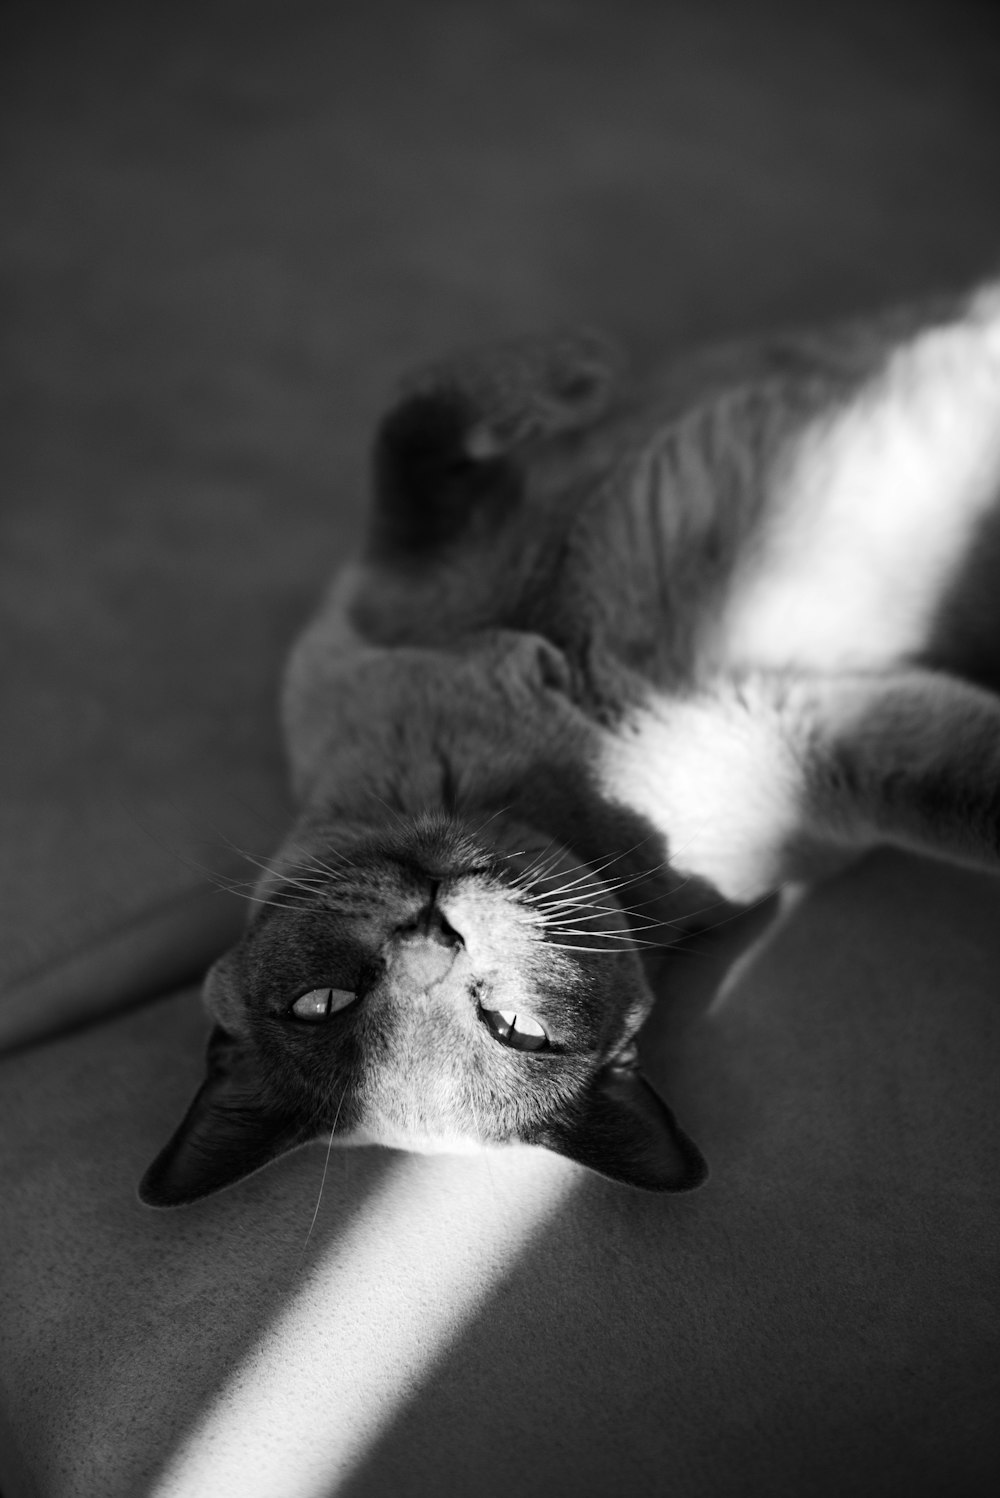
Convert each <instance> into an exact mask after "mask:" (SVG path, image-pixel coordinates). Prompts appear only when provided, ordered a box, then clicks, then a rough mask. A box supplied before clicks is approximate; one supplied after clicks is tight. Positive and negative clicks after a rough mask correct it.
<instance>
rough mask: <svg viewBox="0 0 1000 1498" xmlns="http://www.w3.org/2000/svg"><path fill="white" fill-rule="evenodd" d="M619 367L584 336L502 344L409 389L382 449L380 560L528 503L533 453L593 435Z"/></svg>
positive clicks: (458, 359)
mask: <svg viewBox="0 0 1000 1498" xmlns="http://www.w3.org/2000/svg"><path fill="white" fill-rule="evenodd" d="M622 364H623V360H622V358H621V355H620V353H619V351H618V350H617V349H616V348H615V347H614V345H612V344H611V343H610V342H608V341H607V340H606V339H604V338H602V337H600V336H599V335H597V334H596V333H592V332H589V331H579V332H573V333H566V334H561V335H549V336H542V337H536V338H524V339H517V340H512V341H510V342H508V343H503V344H494V345H492V346H488V347H486V348H484V349H477V350H474V351H472V352H470V353H466V354H461V355H456V356H455V357H453V358H452V359H449V360H446V361H444V362H443V363H441V364H437V365H434V366H432V367H430V368H429V369H426V370H423V371H421V372H420V373H418V374H417V375H415V376H413V377H412V378H411V379H409V380H408V381H406V382H405V384H404V386H403V388H402V391H401V395H400V399H399V400H398V402H397V403H396V405H395V406H393V408H392V409H391V410H390V411H389V412H388V413H387V415H386V416H385V417H384V418H383V420H382V422H381V424H380V426H379V428H378V431H377V433H376V438H375V448H374V487H375V504H374V506H373V512H372V521H371V524H372V530H371V533H370V537H369V544H370V548H371V550H372V552H373V553H375V554H380V555H385V554H390V555H391V554H392V553H394V552H395V553H407V552H411V553H412V552H416V553H426V552H427V551H429V550H432V549H434V548H436V547H439V546H440V545H442V544H443V543H445V542H448V541H451V540H454V539H456V538H457V537H458V536H459V535H460V534H461V533H462V532H463V531H464V530H465V528H466V526H467V525H468V524H470V523H472V522H473V521H475V523H477V524H479V525H483V524H487V525H488V524H489V522H490V520H491V519H493V518H502V516H503V515H504V514H505V513H507V512H508V511H509V510H510V509H511V508H512V507H513V506H514V505H515V504H516V503H517V501H518V499H519V498H520V496H521V494H522V491H523V488H524V463H525V459H526V453H527V451H528V449H529V448H530V447H531V446H532V445H533V444H535V443H537V442H539V441H544V440H545V439H548V438H550V437H555V436H559V435H561V434H563V433H566V432H571V431H578V430H581V429H583V428H585V427H588V426H590V425H592V424H593V423H594V422H595V421H596V420H597V419H598V418H599V417H600V416H601V415H603V413H604V412H605V411H606V410H607V408H608V407H609V405H610V404H611V401H612V399H613V396H614V394H615V392H616V391H617V387H618V384H619V376H620V372H621V367H622Z"/></svg>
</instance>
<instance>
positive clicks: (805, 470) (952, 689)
mask: <svg viewBox="0 0 1000 1498" xmlns="http://www.w3.org/2000/svg"><path fill="white" fill-rule="evenodd" d="M374 473H375V484H374V487H375V498H374V505H373V508H372V513H371V520H370V526H369V533H368V539H367V543H366V546H365V548H364V551H363V554H362V556H361V557H360V559H359V560H357V561H356V562H355V563H354V564H353V565H351V566H350V567H348V568H347V569H345V571H344V572H343V573H342V574H341V575H340V577H339V578H338V579H337V581H336V582H335V585H334V587H333V590H332V591H331V593H330V595H329V597H328V599H327V601H326V603H325V604H324V606H323V608H322V610H321V611H320V614H319V616H318V617H317V619H316V621H315V622H314V623H313V625H312V626H311V627H310V629H309V630H308V631H307V633H306V634H305V636H304V638H303V639H302V640H301V641H300V643H299V645H298V647H297V649H296V651H295V653H294V655H293V657H292V661H291V665H290V669H289V673H288V680H287V685H286V692H285V721H286V727H287V735H288V744H289V750H290V755H291V761H292V766H293V775H294V784H295V791H296V794H297V797H298V801H299V805H300V808H301V810H300V814H299V818H298V820H297V822H296V825H295V827H294V828H293V830H292V832H291V833H290V835H289V837H288V838H287V840H286V841H285V843H284V844H283V845H282V846H281V848H280V849H279V850H278V852H277V854H276V856H275V858H274V861H273V866H272V869H271V870H270V871H269V872H268V873H267V874H266V875H265V876H264V878H263V879H262V880H261V881H260V885H259V888H258V891H257V895H258V899H259V901H260V904H259V906H258V909H257V914H256V915H255V916H254V919H253V920H252V922H251V924H250V927H249V929H248V931H247V933H246V935H245V937H244V939H243V941H242V942H241V943H240V944H239V945H238V946H237V947H236V948H235V949H234V950H233V951H231V952H229V953H228V954H227V955H226V956H225V957H223V958H222V959H221V960H220V961H219V962H218V963H217V964H216V966H215V967H214V969H213V970H212V972H211V974H210V975H209V979H208V982H207V986H206V1002H207V1005H208V1008H209V1011H210V1013H211V1015H212V1017H213V1019H214V1021H215V1029H214V1032H213V1036H212V1040H211V1043H210V1049H209V1071H208V1078H207V1080H206V1082H205V1083H204V1085H203V1087H202V1088H201V1090H200V1091H199V1093H198V1095H197V1097H196V1098H195V1101H194V1103H193V1104H192V1106H191V1109H190V1110H189V1112H188V1114H187V1116H186V1118H185V1119H184V1121H183V1123H182V1124H181V1126H180V1128H179V1130H178V1131H177V1133H176V1134H175V1135H174V1137H173V1139H172V1140H171V1141H170V1143H169V1144H168V1145H167V1146H166V1148H165V1149H164V1150H163V1152H162V1153H161V1154H160V1156H159V1157H158V1158H157V1160H156V1161H155V1162H154V1164H153V1165H152V1166H151V1167H150V1169H149V1171H148V1172H147V1174H146V1176H145V1178H144V1180H143V1183H142V1187H141V1194H142V1196H143V1199H144V1200H145V1201H147V1202H149V1203H151V1204H155V1205H171V1204H175V1203H180V1202H187V1201H191V1200H193V1199H195V1198H197V1197H199V1196H202V1195H205V1194H207V1193H208V1192H211V1191H214V1190H217V1189H219V1188H221V1187H223V1186H226V1185H228V1184H231V1183H232V1182H234V1181H236V1180H239V1179H240V1178H241V1177H243V1176H245V1175H247V1174H249V1173H250V1172H252V1171H254V1170H257V1169H258V1168H259V1167H260V1166H262V1165H264V1164H266V1163H267V1162H268V1161H269V1160H271V1159H273V1158H275V1157H276V1156H278V1155H280V1154H282V1153H284V1152H285V1151H287V1150H289V1149H291V1148H294V1147H295V1146H296V1145H298V1144H301V1143H304V1142H306V1141H308V1140H311V1139H315V1138H318V1137H323V1138H326V1137H329V1136H330V1134H331V1132H332V1133H333V1134H334V1135H335V1136H337V1138H338V1139H342V1140H343V1141H344V1142H347V1143H356V1142H372V1141H375V1142H381V1143H384V1144H389V1145H394V1146H402V1147H404V1148H411V1149H454V1148H459V1147H463V1146H466V1145H469V1144H471V1145H473V1146H476V1145H478V1144H479V1143H502V1142H505V1141H511V1140H521V1141H524V1142H527V1143H533V1144H540V1145H544V1146H547V1147H548V1148H550V1149H554V1150H557V1151H559V1152H560V1153H562V1154H564V1155H567V1156H569V1157H571V1158H572V1159H575V1160H577V1161H579V1162H581V1163H582V1164H584V1165H586V1166H589V1167H591V1168H592V1169H594V1170H597V1171H599V1172H601V1173H602V1174H604V1175H606V1176H610V1177H612V1178H614V1179H617V1180H621V1181H625V1182H628V1183H630V1184H633V1185H637V1186H643V1187H647V1188H651V1189H665V1190H676V1189H684V1188H687V1187H691V1186H693V1185H696V1184H698V1182H699V1181H700V1180H701V1179H702V1178H703V1175H704V1166H703V1163H702V1161H701V1158H700V1156H699V1154H698V1152H697V1150H696V1149H695V1147H694V1146H693V1145H692V1144H691V1142H690V1141H689V1140H688V1139H687V1138H686V1137H685V1135H684V1134H683V1133H682V1132H681V1130H680V1129H679V1128H678V1127H677V1125H676V1124H675V1122H674V1120H673V1118H672V1116H671V1114H670V1112H669V1111H668V1109H667V1108H666V1107H665V1105H664V1104H663V1103H662V1102H661V1100H660V1099H659V1098H658V1097H657V1096H656V1094H655V1093H654V1092H653V1091H652V1089H651V1088H650V1087H649V1085H648V1083H647V1082H646V1081H645V1079H644V1078H643V1076H642V1073H641V1071H640V1070H639V1066H638V1061H637V1055H636V1043H635V1037H636V1033H637V1031H638V1030H639V1028H640V1026H641V1024H642V1022H643V1020H644V1018H645V1017H646V1015H647V1013H648V1011H649V1008H650V1005H651V1002H652V996H651V991H650V987H649V983H648V980H647V976H646V973H645V970H644V965H643V964H644V955H645V953H646V951H647V948H648V949H655V948H656V947H657V946H662V944H663V943H665V942H668V941H669V940H671V939H673V938H674V937H675V936H676V934H677V933H679V932H682V931H683V930H685V929H686V928H687V927H689V926H690V924H691V923H692V922H693V921H696V920H697V918H698V913H699V911H701V910H702V909H704V908H705V907H709V906H711V905H712V904H713V902H716V903H717V902H718V900H719V899H720V897H721V898H723V899H725V900H726V901H732V902H735V903H740V902H748V901H752V900H756V899H758V898H760V897H761V896H762V895H764V894H766V893H767V892H769V891H771V890H775V889H777V888H778V887H779V886H782V885H784V884H786V883H788V882H790V881H800V880H808V879H813V878H816V877H818V876H819V875H822V874H823V873H825V872H826V871H828V870H830V869H832V868H835V867H837V866H838V865H839V864H841V863H842V862H844V861H845V860H847V859H849V858H852V857H854V856H856V855H857V854H858V853H859V852H861V851H862V850H864V849H866V848H868V847H871V846H873V845H875V844H878V843H885V842H888V843H895V844H897V845H901V846H903V847H908V848H913V849H918V850H923V851H926V852H931V853H937V854H940V855H942V856H945V857H948V858H952V859H955V860H957V861H959V862H963V863H967V864H971V865H973V866H977V867H983V868H994V867H996V866H997V861H998V846H1000V815H998V813H1000V698H998V697H997V696H995V695H994V690H998V689H1000V650H998V645H1000V586H998V579H1000V502H998V501H1000V290H997V289H988V290H986V291H983V292H980V293H979V294H978V295H976V296H975V297H972V298H970V299H966V300H964V301H961V302H956V303H954V304H953V305H948V306H943V307H937V308H935V309H934V310H933V311H931V312H927V313H924V314H914V315H893V316H890V317H886V318H883V319H881V320H878V321H875V322H871V323H868V324H858V325H856V326H849V327H846V328H842V329H839V330H836V331H835V332H833V333H831V334H829V335H826V336H824V337H818V338H812V339H775V340H772V341H771V342H770V343H767V344H764V345H761V346H758V347H756V348H753V349H745V350H730V351H724V352H723V353H721V354H718V355H710V356H706V357H704V358H702V359H700V360H697V361H694V362H693V363H691V364H689V365H688V366H687V367H686V368H684V369H681V370H679V371H676V372H674V373H672V374H670V375H668V377H667V378H666V379H665V380H664V381H662V382H661V383H660V384H659V385H657V384H654V383H653V382H648V383H647V384H646V385H644V386H640V385H639V384H638V383H637V382H634V381H633V380H632V379H631V378H630V377H629V376H628V375H627V374H626V373H625V371H624V369H623V368H622V365H621V361H620V360H619V359H618V358H617V356H616V355H615V354H614V352H613V351H612V350H610V349H609V348H608V347H607V346H606V345H605V344H604V343H603V342H602V341H601V340H599V339H597V338H595V337H592V336H590V335H579V336H573V337H564V338H554V339H548V340H545V339H542V340H536V341H524V342H519V343H511V344H509V345H505V346H501V347H497V348H492V349H487V350H485V351H483V352H480V353H473V354H470V355H468V356H465V357H460V358H456V359H454V360H452V361H450V362H447V363H444V364H442V365H440V366H439V367H437V368H433V369H431V370H429V371H427V372H425V373H424V374H423V375H421V376H420V377H418V378H417V379H416V380H414V381H413V382H411V384H410V385H409V386H408V387H407V388H406V389H404V391H403V393H402V395H401V397H400V400H399V402H398V403H397V405H396V406H395V407H394V408H393V409H392V410H391V411H390V412H389V413H388V415H387V416H386V417H385V419H384V421H383V422H382V425H381V427H380V430H379V432H378V435H377V439H376V444H375V457H374Z"/></svg>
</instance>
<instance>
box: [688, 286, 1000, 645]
mask: <svg viewBox="0 0 1000 1498" xmlns="http://www.w3.org/2000/svg"><path fill="white" fill-rule="evenodd" d="M998 504H1000V293H997V292H992V293H990V294H989V295H987V296H983V297H980V298H979V299H978V300H977V301H976V302H975V303H974V304H973V306H972V308H971V309H970V311H969V313H968V315H967V317H966V319H965V320H964V321H962V322H959V323H955V324H952V325H950V326H946V327H938V328H932V329H930V330H928V331H925V332H923V333H922V334H921V335H920V336H918V337H917V338H915V339H914V340H913V341H912V342H910V343H908V344H904V345H903V346H902V347H901V348H899V349H897V350H896V351H895V352H894V353H893V355H892V356H891V358H890V359H889V360H888V362H887V364H886V365H885V366H884V368H883V369H882V370H881V372H880V373H879V375H878V376H877V377H876V378H875V379H874V380H873V381H872V382H871V383H870V384H868V385H867V386H865V387H863V388H862V389H860V390H859V391H857V392H855V394H854V395H853V396H852V398H851V399H850V401H849V402H848V403H847V404H845V405H843V406H841V407H840V408H839V409H837V410H834V411H832V412H830V413H827V414H825V415H824V416H822V417H820V418H818V419H816V420H814V421H813V422H811V424H810V425H809V426H808V427H807V428H806V429H805V430H804V431H802V432H801V433H800V434H799V435H798V437H797V438H796V439H795V441H794V442H793V444H792V446H791V448H790V449H789V450H788V451H787V452H786V453H785V455H784V458H783V460H782V461H781V463H780V466H779V469H778V471H777V473H776V474H775V475H774V480H773V490H772V492H771V495H770V497H769V500H768V503H767V505H766V507H765V511H764V515H763V519H762V522H761V526H760V530H759V532H758V534H757V536H756V537H755V538H752V539H751V541H750V544H749V545H748V547H747V551H746V553H745V555H744V557H743V559H742V560H741V561H740V562H739V563H738V564H737V567H736V569H735V571H734V574H733V578H732V584H731V587H730V589H729V590H728V598H727V602H726V604H725V606H724V608H723V609H722V611H721V614H720V615H719V617H718V618H717V619H716V620H715V621H714V622H713V624H712V626H711V628H710V630H709V631H708V639H707V645H708V649H707V652H706V653H707V655H708V656H709V657H710V658H711V659H712V660H713V661H714V663H716V665H726V664H728V665H735V666H759V667H777V668H780V667H785V666H791V667H796V668H799V669H810V670H817V671H827V670H840V669H849V668H864V667H867V666H874V667H878V666H882V665H886V664H888V663H890V662H893V661H900V660H905V659H907V658H913V657H915V656H918V655H920V654H921V653H922V652H924V651H925V650H926V649H927V647H928V645H929V644H930V643H931V640H932V636H933V633H934V630H935V627H936V621H937V616H938V614H939V611H940V609H941V605H942V602H943V600H944V598H945V596H946V595H947V593H948V591H949V587H950V586H951V585H953V584H954V582H955V581H956V579H958V578H959V577H960V575H961V573H962V571H963V568H964V567H965V565H966V564H967V563H968V562H969V560H970V558H971V556H972V555H973V554H974V550H975V548H976V545H977V539H978V536H979V532H980V530H981V527H982V524H983V522H984V520H985V519H986V517H987V516H988V514H989V513H990V511H991V510H993V509H996V507H997V505H998Z"/></svg>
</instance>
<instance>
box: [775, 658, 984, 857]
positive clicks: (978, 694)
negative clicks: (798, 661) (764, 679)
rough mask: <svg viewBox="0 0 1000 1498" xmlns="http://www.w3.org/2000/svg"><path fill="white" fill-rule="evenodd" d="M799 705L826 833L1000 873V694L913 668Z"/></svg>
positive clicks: (852, 680) (806, 692)
mask: <svg viewBox="0 0 1000 1498" xmlns="http://www.w3.org/2000/svg"><path fill="white" fill-rule="evenodd" d="M790 704H791V711H792V714H793V716H792V722H793V724H794V729H793V732H794V734H795V736H796V739H797V742H798V744H799V746H800V747H799V754H800V756H801V765H802V775H803V785H802V810H803V813H804V815H805V817H806V818H807V820H808V822H809V824H810V825H811V827H813V828H814V829H815V833H816V834H817V835H819V836H821V837H822V838H823V839H824V840H825V841H829V842H831V843H833V844H835V845H841V846H847V847H862V848H863V847H868V846H871V845H873V844H877V843H890V844H894V845H896V846H898V847H902V848H908V849H910V850H912V851H914V852H918V853H927V854H931V855H936V856H938V857H943V858H947V859H950V860H953V861H954V862H957V863H961V864H964V865H966V866H968V867H972V868H979V869H985V870H988V871H995V872H1000V698H997V697H996V696H994V695H993V693H991V692H987V691H984V690H982V689H981V688H979V687H975V686H971V685H969V684H968V683H967V682H963V681H959V680H957V679H956V678H954V677H951V676H948V675H946V674H943V673H940V672H936V671H928V670H921V669H917V668H914V669H912V670H903V671H898V672H893V673H891V674H881V673H878V674H872V675H858V676H843V677H835V678H832V679H828V680H822V681H816V682H812V683H803V684H801V685H798V686H797V687H796V689H795V691H794V692H793V693H791V694H790Z"/></svg>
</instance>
